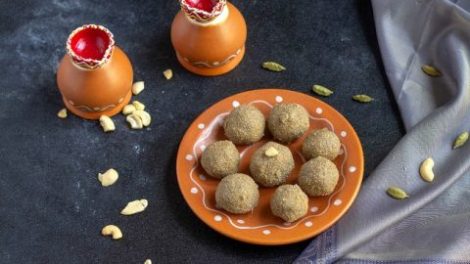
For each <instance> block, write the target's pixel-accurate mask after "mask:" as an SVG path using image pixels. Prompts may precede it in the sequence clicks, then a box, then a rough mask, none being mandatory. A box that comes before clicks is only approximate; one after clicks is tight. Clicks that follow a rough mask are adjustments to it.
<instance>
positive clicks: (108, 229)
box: [101, 225, 122, 240]
mask: <svg viewBox="0 0 470 264" xmlns="http://www.w3.org/2000/svg"><path fill="white" fill-rule="evenodd" d="M101 234H102V235H103V236H111V237H112V238H113V239H114V240H117V239H121V238H122V232H121V229H119V227H117V226H115V225H107V226H105V227H103V229H101Z"/></svg>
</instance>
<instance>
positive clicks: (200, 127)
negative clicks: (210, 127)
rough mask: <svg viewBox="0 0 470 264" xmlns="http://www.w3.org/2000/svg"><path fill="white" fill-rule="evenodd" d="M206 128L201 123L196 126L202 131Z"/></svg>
mask: <svg viewBox="0 0 470 264" xmlns="http://www.w3.org/2000/svg"><path fill="white" fill-rule="evenodd" d="M205 127H206V125H204V124H203V123H200V124H199V125H197V128H199V129H204V128H205Z"/></svg>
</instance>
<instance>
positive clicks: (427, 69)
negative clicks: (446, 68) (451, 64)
mask: <svg viewBox="0 0 470 264" xmlns="http://www.w3.org/2000/svg"><path fill="white" fill-rule="evenodd" d="M421 70H423V72H424V73H426V74H427V75H429V76H431V77H439V76H441V71H439V70H438V69H436V68H435V67H433V66H431V65H423V66H421Z"/></svg>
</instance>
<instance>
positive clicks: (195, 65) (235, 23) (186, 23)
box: [171, 0, 246, 76]
mask: <svg viewBox="0 0 470 264" xmlns="http://www.w3.org/2000/svg"><path fill="white" fill-rule="evenodd" d="M180 4H181V11H180V12H178V14H177V15H176V17H175V19H174V20H173V24H172V26H171V42H172V44H173V47H174V49H175V51H176V56H177V58H178V61H179V62H180V63H181V64H182V65H183V67H184V68H186V69H187V70H189V71H191V72H193V73H196V74H199V75H204V76H215V75H221V74H224V73H227V72H229V71H231V70H232V69H234V68H235V67H236V66H237V65H238V64H239V63H240V61H241V60H242V58H243V56H244V54H245V41H246V23H245V19H244V18H243V16H242V14H241V13H240V11H238V9H237V8H236V7H235V6H234V5H232V4H230V3H227V2H226V1H225V0H180Z"/></svg>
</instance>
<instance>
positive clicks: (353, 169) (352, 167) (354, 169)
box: [349, 166, 357, 172]
mask: <svg viewBox="0 0 470 264" xmlns="http://www.w3.org/2000/svg"><path fill="white" fill-rule="evenodd" d="M356 170H357V168H356V167H354V166H351V167H349V172H355V171H356Z"/></svg>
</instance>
